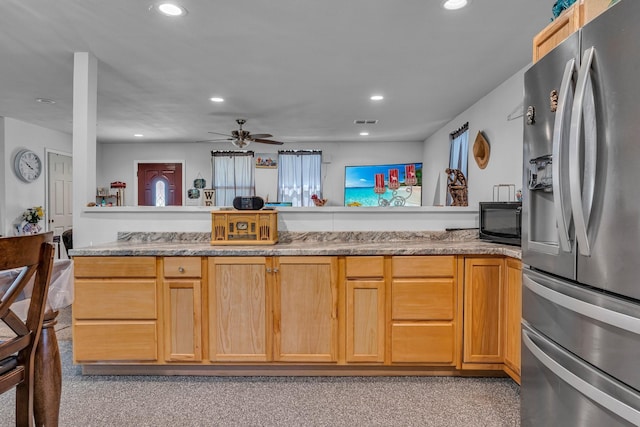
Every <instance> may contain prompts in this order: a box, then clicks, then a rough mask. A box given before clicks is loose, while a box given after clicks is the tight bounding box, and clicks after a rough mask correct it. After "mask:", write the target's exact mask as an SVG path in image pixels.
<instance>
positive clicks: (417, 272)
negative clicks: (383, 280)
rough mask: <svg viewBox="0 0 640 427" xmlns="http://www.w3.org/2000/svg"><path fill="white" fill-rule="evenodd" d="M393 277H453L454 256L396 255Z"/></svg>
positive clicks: (393, 260)
mask: <svg viewBox="0 0 640 427" xmlns="http://www.w3.org/2000/svg"><path fill="white" fill-rule="evenodd" d="M391 265H392V268H391V271H392V274H393V277H453V273H454V271H455V257H454V256H396V257H393V259H392V264H391Z"/></svg>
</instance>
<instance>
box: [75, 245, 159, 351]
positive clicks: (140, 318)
mask: <svg viewBox="0 0 640 427" xmlns="http://www.w3.org/2000/svg"><path fill="white" fill-rule="evenodd" d="M74 270H75V271H74V274H75V284H74V303H73V314H72V315H73V357H74V362H76V363H81V362H92V361H113V362H123V361H135V362H154V361H156V360H157V359H158V335H157V334H158V332H157V319H158V310H157V292H158V291H157V282H156V260H155V258H154V257H100V258H95V257H75V258H74Z"/></svg>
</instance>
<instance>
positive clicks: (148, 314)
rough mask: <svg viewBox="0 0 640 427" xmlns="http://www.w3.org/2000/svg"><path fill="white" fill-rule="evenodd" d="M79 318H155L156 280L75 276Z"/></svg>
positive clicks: (75, 314) (75, 312)
mask: <svg viewBox="0 0 640 427" xmlns="http://www.w3.org/2000/svg"><path fill="white" fill-rule="evenodd" d="M74 293H75V299H74V301H73V317H74V318H76V319H155V318H156V317H157V310H156V281H155V280H144V279H142V280H141V279H131V280H125V279H117V280H89V279H76V281H75V291H74Z"/></svg>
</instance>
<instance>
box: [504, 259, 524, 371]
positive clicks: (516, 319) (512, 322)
mask: <svg viewBox="0 0 640 427" xmlns="http://www.w3.org/2000/svg"><path fill="white" fill-rule="evenodd" d="M521 321H522V263H521V262H520V261H519V260H516V259H512V258H507V259H506V260H505V338H504V364H505V371H506V372H507V374H509V376H511V378H513V379H514V380H515V381H516V382H517V383H518V384H520V338H521V333H520V331H521V325H520V323H521Z"/></svg>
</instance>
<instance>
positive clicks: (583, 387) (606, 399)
mask: <svg viewBox="0 0 640 427" xmlns="http://www.w3.org/2000/svg"><path fill="white" fill-rule="evenodd" d="M522 343H523V344H524V346H525V347H527V349H528V350H529V351H530V352H531V354H533V356H534V357H535V358H536V359H538V360H539V361H540V363H542V364H543V365H544V366H546V367H547V369H549V370H550V371H551V372H553V373H554V374H555V375H556V376H557V377H558V378H560V379H561V380H562V381H564V382H565V383H566V384H568V385H570V386H571V387H573V388H574V389H576V390H578V391H579V392H580V393H582V394H583V395H585V396H587V397H588V398H589V399H591V400H592V401H594V402H598V404H599V405H602V406H603V407H604V408H606V409H607V410H609V411H611V412H612V413H614V414H617V415H618V416H620V417H622V418H624V419H625V420H626V421H628V422H629V423H631V424H634V425H640V412H638V411H637V410H635V409H634V408H632V407H630V406H628V405H626V404H625V403H623V402H621V401H619V400H617V399H615V398H614V397H612V396H610V395H609V394H607V393H605V392H603V391H602V390H599V389H598V388H596V387H594V386H592V385H591V384H589V383H588V382H587V381H585V380H583V379H582V378H580V377H579V376H577V375H575V374H574V373H572V372H571V371H569V370H568V369H566V368H565V367H564V366H562V365H561V364H559V363H558V362H556V361H555V360H553V358H551V357H549V356H548V355H547V354H546V353H545V352H544V351H543V350H542V349H540V347H538V346H537V345H536V344H535V343H534V342H533V340H532V339H531V338H529V332H528V331H526V330H523V331H522Z"/></svg>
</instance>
